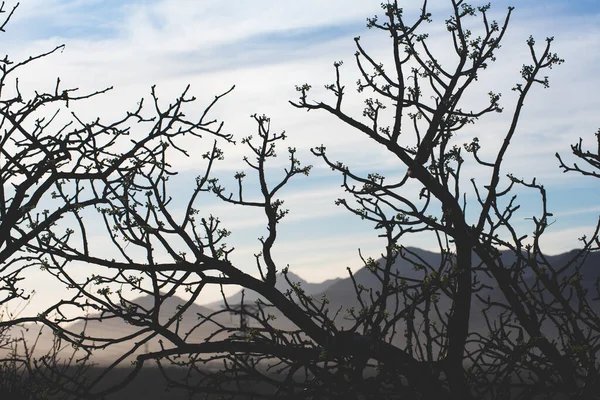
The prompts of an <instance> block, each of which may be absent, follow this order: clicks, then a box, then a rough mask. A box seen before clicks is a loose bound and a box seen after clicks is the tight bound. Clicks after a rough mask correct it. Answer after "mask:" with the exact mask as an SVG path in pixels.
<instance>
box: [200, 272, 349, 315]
mask: <svg viewBox="0 0 600 400" xmlns="http://www.w3.org/2000/svg"><path fill="white" fill-rule="evenodd" d="M287 277H288V279H289V281H290V282H291V283H293V284H296V283H299V284H300V286H301V287H302V289H304V292H305V293H306V294H307V295H309V296H310V295H315V294H318V293H322V292H324V291H326V290H327V289H328V288H329V287H331V286H332V285H335V284H336V283H337V282H340V281H342V280H343V279H342V278H335V279H328V280H326V281H323V282H320V283H310V282H307V281H305V280H304V279H302V278H301V277H299V276H298V275H296V274H294V273H293V272H291V271H288V273H287ZM275 287H276V288H277V289H278V290H279V291H280V292H282V293H285V292H286V291H287V290H288V289H290V285H289V284H288V283H287V281H286V280H285V277H284V275H283V273H281V272H280V273H279V276H278V277H277V282H276V283H275ZM243 292H244V303H245V304H253V303H254V302H255V301H256V300H258V298H259V297H260V296H259V295H258V293H256V292H254V291H253V290H250V289H245V290H244V291H243ZM241 302H242V290H240V291H239V292H237V293H235V294H233V295H231V296H229V297H227V303H228V304H230V305H234V304H240V303H241ZM205 306H206V307H208V308H211V309H213V310H219V309H221V307H222V306H223V300H222V299H221V300H218V301H214V302H212V303H209V304H206V305H205Z"/></svg>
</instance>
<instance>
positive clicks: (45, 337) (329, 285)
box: [14, 248, 600, 363]
mask: <svg viewBox="0 0 600 400" xmlns="http://www.w3.org/2000/svg"><path fill="white" fill-rule="evenodd" d="M407 250H408V251H409V252H410V255H408V254H407V258H408V259H402V258H399V259H398V260H397V261H396V263H395V265H394V266H393V268H392V270H393V271H394V272H396V273H398V274H400V275H401V276H402V277H403V278H404V279H406V281H407V282H410V280H411V279H419V280H421V279H423V276H424V272H423V271H422V270H419V269H418V268H415V265H418V264H423V263H428V264H430V265H439V264H440V260H441V256H440V254H437V253H433V252H429V251H425V250H420V249H415V248H409V249H407ZM576 254H577V252H576V251H571V252H568V253H563V254H560V255H556V256H548V257H547V260H548V262H549V263H550V264H551V265H554V266H555V268H558V267H564V270H563V271H562V273H561V277H559V282H560V280H561V279H562V277H563V276H564V277H565V279H567V280H568V279H570V278H571V276H572V275H573V273H574V272H575V270H576V266H577V265H578V264H581V263H582V264H581V267H580V269H579V271H580V274H581V283H582V286H583V288H584V289H586V290H588V293H589V297H590V298H594V297H597V295H596V293H597V291H596V285H597V282H598V280H599V279H600V252H590V253H587V254H586V255H585V259H579V260H575V261H577V262H575V263H573V264H571V265H569V262H570V261H571V260H573V258H574V257H575V256H576ZM501 257H502V260H503V262H504V263H505V264H506V265H510V264H512V262H514V261H515V255H514V254H512V253H510V252H504V253H502V254H501ZM473 261H474V264H476V263H477V262H478V258H477V257H474V259H473ZM529 270H530V269H529ZM353 276H354V279H355V281H356V283H357V284H358V285H362V286H363V287H365V288H367V289H369V288H371V289H373V295H374V296H376V292H377V291H380V290H381V283H380V282H379V280H378V278H377V277H376V276H375V275H374V274H373V273H371V272H370V271H369V270H368V269H367V268H361V269H359V270H357V271H356V272H355V273H354V274H353ZM288 278H289V280H290V281H291V282H292V283H300V285H301V287H302V288H303V289H304V290H305V292H306V293H307V294H308V295H312V296H313V298H314V299H315V301H317V302H318V301H320V299H321V298H322V296H323V295H325V296H326V297H327V299H328V300H329V304H327V309H328V310H329V315H330V316H331V315H333V314H335V313H336V312H337V311H338V310H339V311H340V314H339V316H338V317H337V318H336V320H335V323H336V325H337V326H338V328H344V329H347V328H349V327H350V326H351V325H352V321H350V320H348V319H345V318H344V316H345V315H346V314H347V311H346V310H348V309H349V308H351V307H356V308H357V309H358V306H359V302H358V300H357V298H356V292H355V289H354V284H353V282H352V279H351V278H350V277H347V278H343V279H342V278H338V279H332V280H328V281H325V282H321V283H308V282H306V281H305V280H303V279H302V278H300V277H299V276H297V275H295V274H293V273H291V272H290V273H288ZM477 279H478V280H479V281H480V282H483V283H485V284H486V287H485V288H483V289H482V291H480V292H479V293H478V295H480V296H483V297H487V296H490V298H491V299H492V300H502V301H503V295H502V293H501V292H500V290H499V289H498V285H497V284H496V283H495V282H494V280H493V279H492V278H491V277H489V276H487V275H486V274H483V273H481V272H480V273H478V274H477ZM525 281H526V282H527V283H528V284H532V283H533V282H534V281H535V275H534V274H533V273H532V272H528V273H526V275H525ZM277 288H279V289H280V290H281V291H283V292H285V291H286V290H287V289H288V288H289V285H288V284H287V282H286V280H285V279H283V277H282V276H281V275H280V276H279V279H278V280H277ZM565 290H569V287H567V288H566V289H565ZM257 298H258V295H257V294H256V293H254V292H252V291H246V294H245V300H244V301H245V302H246V303H252V302H253V301H254V300H256V299H257ZM367 298H368V295H367ZM240 301H241V293H240V292H238V293H236V294H234V295H233V296H230V297H228V302H229V304H231V305H235V304H239V302H240ZM133 302H134V303H135V304H137V305H138V306H141V307H144V308H145V309H147V310H148V309H151V308H152V307H153V304H154V298H153V297H151V296H143V297H139V298H137V299H134V300H133ZM185 302H186V301H185V300H184V299H182V298H179V297H170V298H168V299H166V300H165V301H164V302H163V304H162V305H161V307H160V316H159V320H160V321H161V322H164V321H167V320H168V319H169V318H170V317H172V316H173V315H174V314H175V313H176V311H177V307H178V306H179V305H181V304H185ZM221 304H222V302H220V301H219V302H215V303H211V304H209V305H206V306H200V305H197V304H192V305H190V307H189V308H188V309H187V310H186V311H185V313H184V314H183V318H182V319H181V321H180V322H179V326H178V328H177V325H175V324H173V325H172V326H171V328H170V330H171V331H175V330H176V329H178V330H179V331H178V332H179V333H180V336H182V335H183V334H185V333H188V332H191V333H190V335H189V336H188V337H187V339H186V340H187V341H188V342H189V343H193V342H195V343H199V342H202V341H203V340H204V339H205V338H207V337H209V336H210V335H211V334H213V333H214V332H215V330H216V329H218V326H219V325H221V326H238V324H239V317H238V316H235V315H232V314H230V313H225V312H223V313H221V314H218V315H216V316H214V317H213V320H214V323H212V322H211V323H203V324H199V322H200V320H201V318H200V317H199V316H207V315H210V314H213V313H215V312H217V311H219V310H221ZM450 304H451V299H449V298H447V297H444V296H442V297H440V299H439V303H438V306H439V308H440V309H441V310H442V312H448V311H449V309H450ZM573 304H576V301H573ZM592 304H598V302H592ZM394 306H395V304H392V302H391V301H390V302H389V303H388V310H390V311H392V310H393V309H394ZM401 306H402V307H403V305H401ZM481 308H483V304H482V303H481V302H480V301H479V300H477V299H476V298H475V299H474V300H473V304H472V313H471V329H472V330H474V331H483V332H485V331H486V329H487V327H486V322H485V319H484V317H483V315H482V313H481V312H479V310H480V309H481ZM140 311H141V310H140ZM597 311H600V307H598V308H597ZM268 312H270V313H272V314H274V315H275V316H276V317H277V318H276V319H275V320H274V321H273V322H272V323H273V325H274V326H275V327H276V328H278V329H292V328H293V327H294V326H293V324H292V323H291V322H290V321H289V320H287V319H286V318H285V317H284V316H283V315H281V313H280V312H277V310H273V309H269V310H268ZM492 317H493V315H492ZM416 322H418V321H416ZM402 324H403V321H400V322H399V323H398V326H397V331H398V332H399V334H398V335H397V336H396V337H397V338H398V339H397V340H398V344H399V345H401V344H402V343H400V341H401V340H402V336H403V335H402V332H403V331H404V327H403V326H402ZM26 328H28V331H26V332H24V335H25V337H26V339H27V340H28V342H29V343H32V342H33V341H34V340H35V339H36V338H37V339H38V352H43V351H45V350H47V349H49V348H50V346H51V344H52V338H53V335H52V334H51V332H49V330H47V329H46V331H45V333H43V334H42V335H38V334H37V332H38V330H39V329H38V328H36V326H35V325H33V324H31V325H28V326H27V327H26ZM69 329H70V330H71V331H73V332H82V331H83V330H84V329H85V332H86V335H88V336H91V337H97V338H107V337H108V338H112V339H113V340H115V341H118V340H119V339H120V338H124V337H126V336H127V335H131V334H133V333H135V332H136V331H140V330H141V329H143V328H140V327H136V326H134V325H132V324H129V323H126V322H124V321H123V320H121V319H118V318H112V319H111V318H104V319H103V320H102V321H91V322H89V323H87V326H86V324H84V322H83V321H79V322H76V323H74V324H72V325H70V326H69ZM552 331H553V330H552V329H551V330H550V331H548V334H550V335H552V333H551V332H552ZM14 332H16V330H15V331H14ZM18 335H19V336H20V334H18ZM227 335H228V334H227V333H222V334H221V337H225V336H227ZM38 336H39V338H38ZM158 339H159V337H156V338H153V339H152V340H151V341H150V342H149V343H148V344H147V345H145V346H144V347H143V348H142V349H140V350H144V351H154V350H158V349H159V348H160V344H159V342H158ZM162 339H163V345H164V346H165V347H166V348H168V347H172V346H173V345H172V344H171V343H170V342H169V341H168V340H166V339H165V338H164V337H163V338H162ZM135 340H136V341H139V340H140V339H139V337H138V338H136V339H135ZM98 343H100V342H98ZM133 345H134V343H133V341H131V340H130V341H124V342H119V343H116V344H113V345H111V346H108V347H107V349H106V350H101V351H98V352H97V353H96V354H95V361H97V362H100V363H105V362H107V361H109V360H114V359H115V358H116V357H118V356H120V355H122V354H123V353H125V352H126V351H128V350H129V349H131V348H132V346H133ZM40 354H41V353H40Z"/></svg>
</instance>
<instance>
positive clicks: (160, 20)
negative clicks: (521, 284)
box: [2, 0, 600, 302]
mask: <svg viewBox="0 0 600 400" xmlns="http://www.w3.org/2000/svg"><path fill="white" fill-rule="evenodd" d="M379 3H380V0H374V1H367V0H353V1H349V0H328V1H323V0H320V1H317V0H305V1H302V2H283V1H275V0H269V1H267V0H257V1H252V2H250V1H245V0H232V1H228V2H224V1H217V0H202V1H192V0H189V1H186V0H169V1H166V0H163V1H142V0H137V1H130V0H109V1H105V0H71V1H67V0H24V1H22V2H21V6H20V7H19V10H18V11H17V13H16V15H15V18H14V20H13V21H12V22H11V24H10V25H9V26H8V27H7V33H4V34H3V37H2V39H3V44H4V51H5V52H6V53H8V54H9V55H10V56H11V57H12V58H13V59H18V58H24V57H27V56H29V55H32V54H36V53H39V52H41V51H44V50H48V49H50V48H52V47H53V46H55V45H58V44H62V43H64V44H66V49H65V51H64V52H62V53H60V54H56V55H53V56H52V57H50V58H47V59H45V60H43V61H42V62H40V63H38V64H36V65H34V66H32V67H30V68H28V69H27V70H26V71H25V76H23V78H22V87H23V88H24V90H27V89H28V88H29V90H32V89H33V88H39V87H46V88H48V90H50V89H51V88H53V85H54V83H55V78H56V77H57V76H60V77H61V79H62V81H63V82H65V84H66V85H70V86H76V87H80V88H81V89H82V90H93V89H99V88H102V87H105V86H111V85H114V86H115V89H114V90H113V91H112V92H111V93H109V94H108V95H106V96H104V98H102V99H98V100H94V101H93V102H92V103H91V105H93V106H89V105H86V106H82V107H80V108H79V109H77V108H75V109H76V110H77V111H78V112H80V113H81V114H82V115H83V116H84V117H86V116H87V117H90V118H91V117H94V116H96V115H97V114H98V115H102V116H105V117H106V118H111V117H114V116H119V115H121V114H122V113H123V111H124V110H126V109H127V108H131V107H133V106H134V105H135V104H136V102H137V101H138V100H139V98H140V97H143V96H148V93H149V89H150V86H151V85H153V84H156V85H157V88H158V91H159V93H160V95H161V98H164V99H168V98H169V96H176V95H177V94H179V92H180V91H181V90H182V89H183V88H184V87H185V86H186V85H187V84H188V83H190V84H192V93H193V94H195V95H196V96H197V97H198V98H199V99H200V100H199V101H200V104H206V102H207V101H210V99H212V97H213V96H214V95H215V94H218V93H220V92H221V91H223V90H226V89H227V88H229V87H230V86H231V85H232V84H236V85H237V88H236V90H235V91H234V92H233V93H232V94H231V95H230V96H228V98H226V99H224V101H223V103H222V104H221V105H220V106H219V107H217V109H216V110H215V112H216V114H215V115H216V116H217V117H219V118H223V119H224V120H225V122H226V126H227V127H228V129H230V131H231V132H233V133H234V134H235V135H236V136H237V137H238V138H241V137H243V136H246V135H247V134H248V133H251V132H253V131H254V129H255V126H254V124H253V122H252V120H251V119H250V118H249V117H248V116H249V115H251V114H253V113H260V114H262V113H266V114H267V115H269V116H271V117H272V121H273V129H275V130H286V131H287V132H288V134H289V140H288V145H291V146H295V147H297V148H298V151H299V154H300V156H301V158H302V160H303V161H304V162H305V163H307V164H313V165H314V166H315V168H314V170H313V173H312V174H311V177H309V178H298V179H297V180H296V182H294V183H293V184H292V185H290V186H289V187H288V188H287V189H286V190H285V191H284V196H283V197H284V199H285V200H286V205H287V206H288V207H289V208H290V210H291V212H290V215H289V218H286V220H284V222H283V223H282V225H281V231H280V233H281V234H280V241H279V243H278V247H277V250H276V251H277V253H276V255H277V257H278V261H279V263H280V265H282V266H285V265H287V264H289V265H290V268H292V270H293V271H294V272H296V273H297V274H299V275H301V276H302V277H304V278H305V279H307V280H309V281H321V280H324V279H328V278H332V277H335V276H343V275H345V268H346V267H351V268H353V269H356V268H358V267H359V266H360V259H359V258H358V251H357V250H358V249H359V248H360V249H362V251H363V252H364V253H365V254H366V255H370V256H373V257H377V255H378V254H379V253H380V252H381V250H382V247H381V244H382V243H381V241H380V239H378V238H377V232H375V231H374V230H373V229H372V227H371V226H370V225H369V224H367V223H365V222H364V221H360V220H357V219H356V218H353V217H352V216H350V215H348V214H346V213H344V212H343V211H342V210H341V209H339V208H337V207H336V206H335V205H334V204H333V202H334V200H335V199H336V198H337V197H340V196H343V192H342V190H341V188H340V187H339V185H340V183H341V180H340V177H339V176H337V175H335V174H333V173H331V171H330V170H328V169H327V168H325V167H324V166H323V165H322V163H321V162H320V160H318V159H315V158H314V157H312V156H311V155H310V154H309V152H308V149H309V148H310V147H312V146H315V145H319V144H321V143H323V144H325V145H326V146H327V147H328V149H331V156H332V158H334V159H340V160H343V161H344V162H345V163H347V164H349V165H353V166H355V168H357V169H358V170H359V171H365V172H366V171H368V172H380V173H382V174H384V175H394V174H398V173H400V172H399V168H398V166H397V165H396V164H395V163H394V162H393V160H392V159H391V158H390V157H389V156H386V154H385V152H384V151H383V149H380V148H377V147H376V146H373V145H372V143H370V142H366V141H365V139H364V138H363V137H361V135H359V134H357V133H356V132H352V131H349V130H348V129H347V128H345V127H344V126H343V125H341V124H339V123H337V122H336V121H335V120H333V119H332V118H331V117H329V116H327V115H324V114H315V113H309V114H307V113H305V112H303V111H299V110H295V109H293V108H292V107H290V106H289V105H288V103H287V101H288V100H290V99H295V98H296V92H295V90H294V85H296V84H301V83H304V82H309V83H311V84H312V85H313V86H314V87H315V88H317V87H322V85H324V84H326V83H329V82H330V81H331V80H332V79H333V69H332V66H331V65H332V63H333V62H334V61H337V60H345V61H346V63H345V65H344V68H343V71H342V72H343V74H344V75H343V77H344V79H345V83H346V84H347V86H348V88H351V87H352V86H353V83H354V82H355V81H356V77H357V75H356V69H355V68H354V66H353V59H354V56H353V54H354V51H355V48H354V43H353V40H352V39H353V37H355V36H357V35H360V36H361V37H362V38H363V41H364V44H365V46H366V47H367V48H369V49H370V51H371V53H372V54H373V55H375V56H376V57H379V56H381V57H383V59H385V58H386V57H388V54H389V48H388V47H387V46H386V45H387V44H388V41H387V38H385V37H384V36H382V35H381V34H379V35H377V34H376V33H375V32H372V31H368V30H367V29H366V28H365V20H366V18H367V17H370V16H373V15H374V14H381V13H380V11H381V9H380V7H379ZM515 3H516V4H515ZM406 4H407V5H406V7H405V8H406V12H407V13H409V14H410V13H414V12H415V10H416V9H417V8H418V7H417V2H416V1H412V0H411V1H410V2H409V1H407V2H406ZM447 4H448V2H447V1H445V0H437V1H431V2H430V11H431V12H432V13H433V19H434V22H433V23H432V24H430V25H429V26H428V28H430V29H429V31H430V32H431V42H432V45H434V46H435V45H437V46H440V48H443V46H444V43H445V42H444V41H445V40H446V39H447V36H444V30H445V29H444V26H443V21H444V19H446V18H447V16H448V15H449V11H448V7H447ZM474 4H478V3H474ZM511 4H513V5H515V6H516V7H517V8H516V10H515V11H514V15H513V19H512V25H511V26H510V28H509V33H508V34H507V36H506V39H505V43H504V45H503V48H502V49H501V51H500V52H499V53H498V61H497V63H496V64H495V65H494V66H493V67H492V68H490V71H489V75H487V77H483V78H482V79H481V83H480V84H481V88H482V93H486V92H487V91H489V90H494V91H499V92H502V93H503V94H504V97H503V102H505V104H506V105H507V110H506V111H507V112H506V115H501V116H498V117H494V118H492V119H490V120H489V121H483V122H480V124H479V125H478V127H477V131H473V132H467V133H465V140H464V142H466V141H468V140H467V139H468V137H469V135H475V134H477V135H478V136H479V137H480V139H481V141H482V144H483V145H484V147H485V149H486V151H489V152H490V153H489V154H493V151H494V148H496V147H495V146H497V144H498V142H499V140H501V139H502V132H503V129H505V126H506V122H507V120H506V118H507V117H509V116H510V107H509V105H510V104H511V100H514V97H512V95H511V91H510V88H511V87H512V86H513V85H514V83H515V82H516V81H517V80H518V76H519V70H520V67H521V65H522V64H523V63H524V62H527V61H528V59H527V47H526V45H525V41H526V39H527V37H528V36H529V35H530V34H533V35H534V36H535V37H536V38H537V39H538V42H540V43H541V42H542V41H543V39H544V38H545V37H547V36H554V37H555V44H554V48H555V51H556V52H558V53H559V55H560V56H562V57H563V58H565V59H566V62H565V64H564V65H562V66H560V67H559V68H557V69H555V70H552V71H550V80H551V87H550V89H547V90H543V89H541V88H536V90H535V91H534V92H533V93H532V95H531V96H530V98H529V100H528V101H527V102H526V108H525V110H524V115H523V118H522V121H521V123H520V128H519V133H518V134H517V137H516V139H515V141H514V143H513V147H512V148H511V150H510V151H509V154H508V155H507V159H506V167H505V172H506V173H508V172H512V173H514V174H515V175H516V176H518V177H522V178H526V179H531V178H532V177H534V176H536V177H538V179H539V180H541V182H543V183H544V184H545V186H546V188H547V190H548V192H549V205H550V208H551V211H553V212H554V213H555V215H556V222H555V223H554V224H553V225H552V227H551V228H550V230H549V232H548V234H547V239H546V240H547V246H548V249H550V250H549V252H550V253H553V254H555V253H559V252H562V251H567V250H569V249H571V248H573V247H576V246H577V245H578V243H577V238H578V237H580V236H582V235H583V234H586V233H590V232H591V230H592V228H593V226H594V224H595V221H596V220H597V218H598V215H599V214H600V210H599V209H598V207H599V205H600V185H599V183H600V182H595V181H593V180H590V179H585V178H581V177H578V176H576V175H564V174H562V173H561V172H560V171H559V169H558V165H557V162H556V159H555V158H554V153H555V152H557V151H559V152H561V154H563V155H565V156H566V158H567V159H569V157H568V154H569V144H571V143H574V142H575V141H577V139H578V137H580V136H582V137H584V139H586V140H587V142H588V143H590V144H592V140H593V134H594V132H595V131H596V130H597V129H598V128H599V127H600V116H599V114H598V110H600V93H599V90H598V89H599V88H600V4H599V3H598V2H597V1H595V0H577V1H569V0H553V1H544V2H540V1H533V0H531V1H530V0H525V1H523V0H519V1H518V2H516V1H512V2H509V1H505V0H498V1H492V7H493V8H492V9H493V15H494V16H496V18H501V15H502V13H503V12H504V11H505V10H506V7H507V6H508V5H511ZM7 5H8V6H11V5H12V2H7ZM317 92H318V91H317ZM317 98H320V99H326V98H323V97H318V95H317ZM349 100H350V101H349V105H350V107H352V105H353V104H354V105H356V107H355V114H358V115H360V112H361V106H360V98H358V97H356V98H354V100H353V99H349ZM473 101H476V99H475V98H474V100H473ZM242 150H243V149H241V148H228V149H227V153H226V155H227V159H226V162H225V163H224V164H223V165H222V166H221V167H220V168H219V170H218V174H219V176H221V177H222V178H223V179H224V180H227V177H229V176H231V174H232V172H233V171H235V170H237V169H239V168H240V165H241V161H240V160H241V157H242V156H243V151H242ZM280 152H282V153H283V149H281V151H280ZM282 159H283V157H282ZM281 161H282V162H283V161H284V160H281ZM174 162H175V164H176V165H177V166H178V167H179V168H180V170H181V174H180V176H179V177H178V179H177V180H176V182H175V183H176V184H177V185H181V188H182V191H184V189H183V188H185V187H186V185H187V182H193V178H194V177H195V176H196V175H197V174H198V173H199V171H198V169H199V168H200V166H199V165H198V163H196V162H195V160H194V159H178V160H175V161H174ZM402 173H403V172H402ZM465 173H466V176H472V177H475V178H476V179H484V178H485V177H483V176H481V171H478V170H474V169H473V170H466V171H465ZM465 181H467V179H465ZM518 195H519V201H520V203H521V204H522V205H523V211H522V213H521V214H520V215H519V219H518V220H517V227H518V228H519V229H521V230H522V231H523V233H529V232H530V230H531V226H530V222H529V220H528V219H527V218H528V217H529V216H531V215H532V214H533V213H534V212H535V211H536V210H537V207H538V204H539V199H538V198H537V197H536V196H535V194H533V193H531V192H527V191H523V190H521V191H519V192H518ZM205 204H206V209H207V210H213V209H214V210H215V211H218V212H221V213H222V215H223V220H224V223H225V224H226V226H227V227H228V228H229V229H230V230H232V231H233V232H234V234H233V236H232V238H231V240H230V242H231V244H232V245H234V246H235V247H236V249H237V250H236V252H235V253H234V255H233V259H234V261H236V262H237V263H238V265H240V267H241V268H243V269H245V270H247V271H249V272H251V271H252V268H253V265H254V264H253V263H254V261H253V257H252V254H253V253H254V252H256V251H258V247H257V243H258V242H257V241H256V237H258V236H261V235H263V234H264V220H262V219H261V216H260V214H253V213H252V212H250V211H249V210H243V209H242V210H240V209H230V208H227V207H225V206H222V205H217V204H216V203H215V202H214V201H213V200H206V203H205ZM427 240H428V239H427V238H420V237H416V238H414V239H412V241H408V242H406V243H404V244H406V245H415V246H419V247H423V248H432V247H433V246H431V245H430V244H428V242H427ZM37 279H40V280H41V279H43V278H42V277H38V278H37ZM40 282H41V281H40ZM48 290H49V291H51V288H49V289H48ZM49 293H50V292H49ZM213 295H214V296H216V292H215V293H213ZM44 296H51V294H41V295H39V296H38V298H40V299H45V298H49V297H44ZM213 300H214V297H211V295H207V297H206V298H205V299H204V300H203V302H210V301H213Z"/></svg>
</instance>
